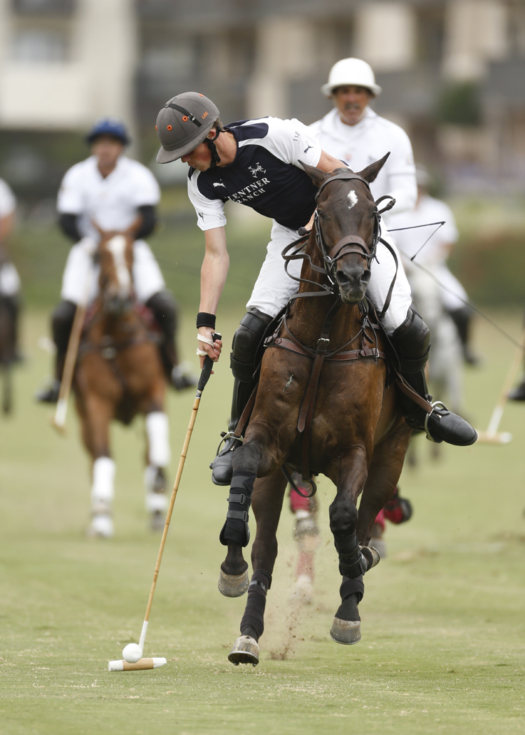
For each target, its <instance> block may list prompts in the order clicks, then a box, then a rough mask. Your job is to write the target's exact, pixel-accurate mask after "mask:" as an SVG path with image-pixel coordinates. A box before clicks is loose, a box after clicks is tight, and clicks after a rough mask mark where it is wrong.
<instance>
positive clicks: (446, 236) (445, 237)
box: [439, 202, 459, 245]
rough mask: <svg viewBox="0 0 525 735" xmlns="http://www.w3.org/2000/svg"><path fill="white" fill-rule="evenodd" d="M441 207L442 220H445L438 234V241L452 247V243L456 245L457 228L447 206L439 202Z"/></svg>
mask: <svg viewBox="0 0 525 735" xmlns="http://www.w3.org/2000/svg"><path fill="white" fill-rule="evenodd" d="M441 206H442V209H443V212H442V218H443V219H444V220H445V224H444V225H443V227H442V228H441V230H440V232H439V234H440V239H441V241H442V242H446V243H447V244H449V245H452V244H453V243H456V242H457V241H458V238H459V233H458V228H457V227H456V220H455V218H454V215H453V214H452V210H451V209H450V207H449V206H448V204H445V203H444V202H441Z"/></svg>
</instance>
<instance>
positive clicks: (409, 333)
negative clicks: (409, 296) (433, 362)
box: [391, 309, 430, 373]
mask: <svg viewBox="0 0 525 735" xmlns="http://www.w3.org/2000/svg"><path fill="white" fill-rule="evenodd" d="M391 339H392V343H393V345H394V347H395V348H396V351H397V355H398V357H399V363H400V370H401V372H402V373H417V372H419V371H420V370H423V368H424V367H425V364H426V362H427V360H428V353H429V352H430V330H429V328H428V327H427V325H426V324H425V322H424V321H423V319H422V318H421V317H420V316H419V314H418V313H417V311H414V309H409V310H408V315H407V318H406V319H405V321H404V322H403V324H401V326H399V327H398V328H397V329H396V330H395V332H394V333H393V335H392V337H391Z"/></svg>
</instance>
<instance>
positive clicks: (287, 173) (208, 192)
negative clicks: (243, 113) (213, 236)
mask: <svg viewBox="0 0 525 735" xmlns="http://www.w3.org/2000/svg"><path fill="white" fill-rule="evenodd" d="M227 130H228V132H230V133H232V134H233V135H234V136H235V140H236V141H237V154H236V156H235V160H234V161H232V163H230V164H228V165H227V166H216V167H214V168H211V169H208V170H207V171H197V170H195V169H193V168H190V171H189V173H188V195H189V198H190V200H191V202H192V204H193V206H194V207H195V211H196V212H197V224H198V226H199V227H200V228H201V230H211V229H212V228H214V227H223V226H224V225H225V224H226V217H225V215H224V202H226V201H227V200H228V199H229V200H231V201H232V202H239V203H240V204H245V205H246V206H248V207H251V208H252V209H255V211H256V212H259V214H262V215H264V216H265V217H270V218H271V219H273V220H275V221H276V222H278V223H279V224H280V225H283V226H284V227H289V228H290V229H292V230H298V229H299V227H303V226H304V225H306V224H307V223H308V221H309V219H310V217H311V216H312V212H313V211H314V209H315V195H316V193H317V188H316V187H315V186H314V184H313V183H312V181H311V179H310V178H309V176H308V175H307V174H306V173H305V171H304V169H303V167H302V166H301V163H300V161H303V162H304V163H307V164H309V165H310V166H317V164H318V163H319V159H320V158H321V147H320V145H319V144H318V143H317V142H316V140H315V139H314V137H313V136H312V134H311V133H310V131H309V130H308V128H307V127H306V126H305V125H303V123H301V122H299V121H298V120H280V119H279V118H276V117H263V118H258V119H256V120H242V121H240V122H234V123H231V125H228V126H227Z"/></svg>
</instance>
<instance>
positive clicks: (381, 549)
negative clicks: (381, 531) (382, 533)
mask: <svg viewBox="0 0 525 735" xmlns="http://www.w3.org/2000/svg"><path fill="white" fill-rule="evenodd" d="M368 547H369V548H370V549H375V550H376V551H377V553H378V554H379V556H380V557H381V559H384V558H385V557H386V556H387V550H386V544H385V542H384V541H383V539H382V538H374V537H372V538H371V539H370V541H369V542H368Z"/></svg>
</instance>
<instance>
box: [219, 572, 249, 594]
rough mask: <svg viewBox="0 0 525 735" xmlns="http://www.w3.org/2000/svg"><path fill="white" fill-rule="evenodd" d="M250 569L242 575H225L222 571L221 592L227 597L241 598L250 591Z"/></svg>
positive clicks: (220, 578) (220, 579)
mask: <svg viewBox="0 0 525 735" xmlns="http://www.w3.org/2000/svg"><path fill="white" fill-rule="evenodd" d="M249 583H250V580H249V578H248V569H246V571H245V572H243V573H242V574H225V573H224V572H223V571H222V569H221V574H220V577H219V584H218V587H219V592H220V593H221V595H224V596H225V597H241V596H242V595H244V593H245V592H246V590H247V589H248V585H249Z"/></svg>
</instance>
